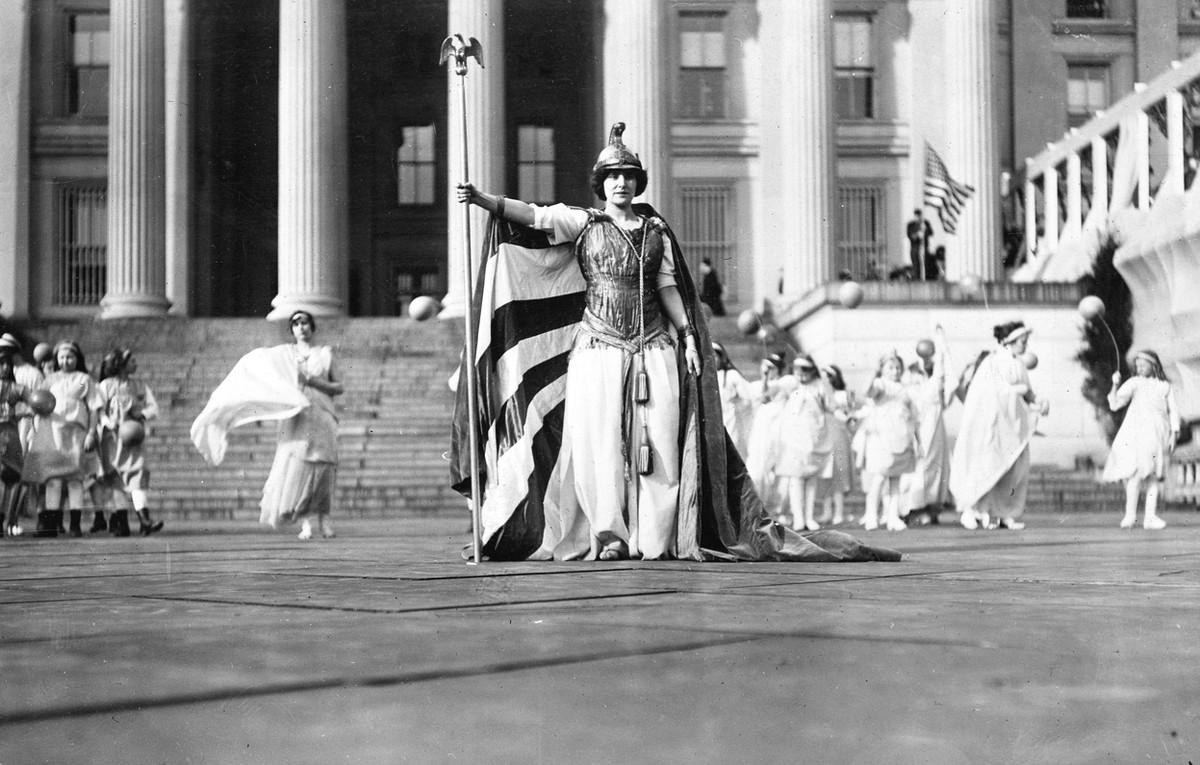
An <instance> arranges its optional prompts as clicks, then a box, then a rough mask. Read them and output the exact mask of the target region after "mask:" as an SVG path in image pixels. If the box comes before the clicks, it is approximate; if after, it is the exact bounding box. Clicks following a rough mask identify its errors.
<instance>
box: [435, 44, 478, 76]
mask: <svg viewBox="0 0 1200 765" xmlns="http://www.w3.org/2000/svg"><path fill="white" fill-rule="evenodd" d="M451 56H453V57H454V73H455V74H458V75H464V74H466V73H467V59H468V58H470V57H474V58H475V60H476V61H478V62H479V68H480V69H483V68H484V66H483V46H482V45H480V44H479V41H478V40H476V39H475V38H474V37H472V38H470V42H467V41H464V40H463V36H462V35H459V34H454V35H450V36H449V37H447V38H446V39H445V40H443V41H442V54H441V56H440V57H439V58H438V64H444V63H446V61H448V60H449V59H450V57H451Z"/></svg>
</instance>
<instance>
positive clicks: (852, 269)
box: [834, 186, 888, 280]
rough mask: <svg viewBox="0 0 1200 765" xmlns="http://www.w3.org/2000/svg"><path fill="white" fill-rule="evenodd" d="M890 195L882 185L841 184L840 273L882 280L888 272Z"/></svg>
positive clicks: (839, 224)
mask: <svg viewBox="0 0 1200 765" xmlns="http://www.w3.org/2000/svg"><path fill="white" fill-rule="evenodd" d="M886 202H887V198H886V196H885V194H884V189H883V187H881V186H840V187H839V188H838V207H837V262H836V263H835V264H834V265H835V269H836V271H837V272H838V274H839V275H843V276H844V275H846V274H847V273H848V274H849V276H850V277H851V278H854V279H865V280H871V279H879V278H882V277H883V276H886V274H887V268H888V256H887V225H886V220H887V215H886V210H887V206H886Z"/></svg>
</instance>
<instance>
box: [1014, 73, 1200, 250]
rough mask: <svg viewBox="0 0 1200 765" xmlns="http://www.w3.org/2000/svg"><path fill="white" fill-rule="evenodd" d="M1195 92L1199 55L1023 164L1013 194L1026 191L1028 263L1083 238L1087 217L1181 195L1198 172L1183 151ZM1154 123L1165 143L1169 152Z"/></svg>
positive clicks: (1198, 97) (1197, 97)
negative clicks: (1069, 238) (1070, 240)
mask: <svg viewBox="0 0 1200 765" xmlns="http://www.w3.org/2000/svg"><path fill="white" fill-rule="evenodd" d="M1198 87H1200V53H1197V54H1194V55H1192V56H1190V57H1189V58H1188V59H1186V60H1185V61H1182V62H1173V63H1172V68H1171V69H1170V70H1168V71H1167V72H1165V73H1164V74H1162V75H1160V76H1159V77H1156V78H1155V79H1154V80H1153V81H1151V82H1150V83H1148V84H1141V83H1139V84H1138V85H1137V86H1136V87H1135V90H1134V92H1133V93H1131V94H1129V95H1128V96H1126V97H1125V98H1123V99H1121V100H1120V101H1118V102H1117V103H1116V104H1114V105H1113V106H1112V107H1111V108H1109V109H1107V110H1105V111H1104V112H1100V113H1098V114H1097V115H1096V117H1095V119H1093V120H1091V121H1090V122H1088V123H1087V124H1085V125H1083V126H1081V127H1079V128H1073V129H1072V130H1071V131H1070V132H1069V133H1067V134H1066V135H1065V136H1063V138H1062V139H1061V140H1059V141H1056V142H1053V143H1050V144H1047V147H1046V150H1045V151H1043V152H1041V153H1040V154H1038V155H1037V156H1036V157H1032V158H1029V159H1026V160H1025V169H1024V172H1023V173H1020V174H1018V176H1017V177H1016V178H1014V182H1013V184H1012V187H1013V188H1014V189H1020V190H1021V201H1022V203H1023V206H1024V215H1025V250H1026V254H1027V257H1028V259H1029V260H1030V261H1036V260H1037V259H1038V258H1039V257H1044V256H1045V255H1046V254H1047V253H1053V252H1054V251H1056V250H1057V249H1058V247H1059V245H1060V244H1062V242H1063V239H1064V237H1067V236H1071V235H1074V234H1078V233H1079V232H1081V231H1082V230H1083V229H1084V226H1085V213H1086V217H1087V218H1088V219H1096V220H1098V219H1100V218H1101V217H1107V216H1108V215H1109V214H1110V213H1111V212H1115V211H1116V210H1118V209H1120V208H1123V207H1127V206H1132V207H1134V208H1135V209H1138V210H1146V209H1148V208H1149V207H1150V205H1151V203H1152V198H1153V197H1154V196H1155V195H1156V194H1158V193H1163V192H1170V193H1179V194H1182V193H1183V191H1184V185H1185V180H1186V178H1187V177H1188V176H1189V175H1190V174H1191V173H1192V172H1193V171H1194V163H1193V165H1192V167H1191V168H1189V166H1188V165H1189V163H1188V159H1189V157H1188V156H1187V155H1186V154H1185V146H1186V145H1187V144H1190V143H1192V140H1191V136H1189V135H1188V132H1189V131H1188V129H1187V128H1188V123H1189V122H1190V121H1191V120H1190V114H1191V112H1192V110H1193V109H1194V108H1195V107H1197V105H1200V91H1198ZM1151 123H1153V124H1154V125H1155V126H1157V127H1158V129H1159V131H1160V133H1161V135H1162V137H1165V140H1166V145H1165V147H1163V146H1162V145H1161V140H1162V139H1161V138H1160V137H1159V136H1157V135H1154V134H1153V133H1152V131H1151V128H1150V126H1151ZM1114 148H1115V153H1113V156H1111V157H1110V152H1111V151H1112V150H1113V149H1114ZM1152 149H1153V150H1152ZM1193 151H1194V149H1193ZM1110 168H1111V174H1112V177H1111V178H1110ZM1155 179H1157V184H1156V185H1152V184H1155ZM1063 194H1065V198H1064V197H1063V196H1061V195H1063ZM1039 201H1040V204H1039ZM1085 207H1086V210H1085ZM1039 228H1040V229H1041V236H1040V237H1039ZM1093 246H1095V245H1093ZM1086 254H1090V255H1093V256H1094V254H1095V253H1094V252H1093V253H1086ZM1086 254H1085V255H1086Z"/></svg>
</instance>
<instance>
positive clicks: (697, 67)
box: [678, 11, 727, 119]
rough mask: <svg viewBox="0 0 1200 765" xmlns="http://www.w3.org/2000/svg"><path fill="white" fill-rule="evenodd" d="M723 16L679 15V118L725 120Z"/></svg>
mask: <svg viewBox="0 0 1200 765" xmlns="http://www.w3.org/2000/svg"><path fill="white" fill-rule="evenodd" d="M726 66H727V64H726V56H725V14H724V13H699V12H690V11H687V12H683V13H680V14H679V112H678V114H679V116H680V117H700V118H707V119H720V118H723V117H725V113H726V104H725V89H726V88H725V76H726V75H725V72H726Z"/></svg>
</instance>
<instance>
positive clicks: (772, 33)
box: [757, 0, 837, 298]
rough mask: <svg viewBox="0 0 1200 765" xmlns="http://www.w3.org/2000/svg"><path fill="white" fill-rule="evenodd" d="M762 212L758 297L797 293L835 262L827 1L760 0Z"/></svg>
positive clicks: (814, 283) (819, 279)
mask: <svg viewBox="0 0 1200 765" xmlns="http://www.w3.org/2000/svg"><path fill="white" fill-rule="evenodd" d="M759 13H760V21H759V27H758V28H759V34H760V35H761V37H762V42H761V45H760V49H761V51H762V67H763V89H762V93H763V103H762V105H761V107H760V113H761V115H762V116H761V118H760V129H761V135H762V138H761V149H760V152H759V157H760V159H759V161H760V163H761V169H760V178H761V181H760V182H761V184H762V201H763V205H762V215H761V218H760V225H759V228H760V232H759V236H760V239H759V242H760V245H759V247H758V248H757V249H758V251H759V252H760V253H763V258H762V262H761V263H759V264H758V268H757V272H758V293H759V294H758V297H759V298H771V297H774V296H775V295H777V294H778V293H779V282H780V279H781V278H782V281H783V290H782V291H783V294H785V295H788V296H790V297H799V296H800V295H803V294H804V293H806V292H808V291H809V290H811V289H812V288H814V287H816V286H818V285H820V284H823V283H824V282H825V281H827V280H828V279H829V275H830V272H831V270H832V268H831V267H832V263H833V238H834V232H833V223H834V221H833V214H832V210H833V199H834V195H835V193H836V184H835V183H834V180H833V178H834V175H833V173H834V152H835V145H836V142H837V133H836V132H835V130H834V122H833V120H834V115H833V99H832V94H831V88H832V83H833V51H832V47H833V46H832V38H833V21H832V18H833V8H832V4H831V2H830V0H805V2H795V0H760V2H759Z"/></svg>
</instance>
